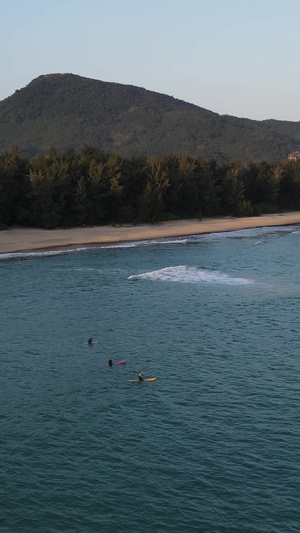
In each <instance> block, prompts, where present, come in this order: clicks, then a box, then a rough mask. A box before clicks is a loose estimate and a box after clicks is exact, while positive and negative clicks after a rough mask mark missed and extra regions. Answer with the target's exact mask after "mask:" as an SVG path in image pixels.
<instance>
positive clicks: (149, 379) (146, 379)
mask: <svg viewBox="0 0 300 533" xmlns="http://www.w3.org/2000/svg"><path fill="white" fill-rule="evenodd" d="M155 380H156V378H144V379H143V381H155ZM128 381H140V380H139V379H129V380H128ZM140 383H142V382H140Z"/></svg>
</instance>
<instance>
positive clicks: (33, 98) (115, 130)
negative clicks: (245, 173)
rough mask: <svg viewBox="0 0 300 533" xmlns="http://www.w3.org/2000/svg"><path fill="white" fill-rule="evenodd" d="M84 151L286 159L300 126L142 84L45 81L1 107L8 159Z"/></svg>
mask: <svg viewBox="0 0 300 533" xmlns="http://www.w3.org/2000/svg"><path fill="white" fill-rule="evenodd" d="M84 145H90V146H92V147H95V148H100V149H102V150H103V151H105V152H114V153H119V154H120V155H121V156H123V157H131V156H137V155H143V156H146V157H152V156H157V155H167V154H174V155H180V154H183V153H184V154H187V155H189V156H192V157H199V156H200V157H203V158H204V159H216V160H217V161H219V162H226V161H232V160H235V159H239V160H241V161H242V162H243V163H247V162H250V161H259V160H264V159H265V160H269V161H277V160H282V159H285V158H286V157H287V156H288V154H289V153H290V152H293V151H296V150H299V147H300V122H290V121H277V120H275V119H268V120H264V121H257V120H251V119H248V118H238V117H234V116H231V115H219V114H218V113H215V112H213V111H209V110H207V109H204V108H202V107H199V106H196V105H195V104H192V103H188V102H185V101H183V100H179V99H177V98H174V97H173V96H168V95H165V94H161V93H157V92H154V91H149V90H147V89H144V88H142V87H136V86H134V85H123V84H119V83H115V82H104V81H100V80H93V79H90V78H85V77H82V76H79V75H76V74H44V75H41V76H39V77H38V78H35V79H34V80H32V81H31V82H30V83H29V84H28V85H26V87H24V88H22V89H19V90H17V91H15V93H14V94H13V95H11V96H9V97H8V98H6V99H4V100H2V101H1V102H0V152H1V153H5V152H7V151H9V150H10V149H11V148H12V147H13V146H17V147H18V148H19V151H20V153H22V154H24V155H27V156H29V157H34V156H36V155H38V154H40V153H42V154H46V153H48V152H49V150H50V149H51V148H56V149H57V151H58V152H64V151H67V150H69V149H73V148H74V149H81V148H82V147H83V146H84Z"/></svg>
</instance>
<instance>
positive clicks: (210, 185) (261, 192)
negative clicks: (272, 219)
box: [0, 146, 300, 228]
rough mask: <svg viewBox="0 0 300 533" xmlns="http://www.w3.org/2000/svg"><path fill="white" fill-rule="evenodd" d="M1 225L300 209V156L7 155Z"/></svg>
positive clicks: (0, 177) (0, 176)
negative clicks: (222, 159) (253, 159)
mask: <svg viewBox="0 0 300 533" xmlns="http://www.w3.org/2000/svg"><path fill="white" fill-rule="evenodd" d="M0 191H1V194H0V227H2V228H4V227H7V226H12V225H21V226H36V227H42V228H57V227H74V226H82V225H84V224H85V225H101V224H120V223H141V222H150V223H156V222H159V221H162V220H171V219H179V218H180V219H183V218H202V217H203V216H205V217H209V216H226V215H229V216H230V215H233V216H249V215H258V214H261V213H271V212H278V211H289V210H300V161H291V160H284V161H282V162H280V163H271V162H266V161H262V162H259V163H249V164H248V165H244V164H242V163H241V162H240V161H234V162H231V163H221V164H218V163H217V162H216V161H215V160H213V159H211V160H204V159H202V158H200V157H197V158H192V157H189V156H187V155H182V156H176V155H169V156H160V157H152V158H145V157H131V158H123V157H121V156H120V155H117V154H109V153H105V152H103V151H101V150H97V149H93V148H91V147H89V146H85V147H84V148H82V149H81V150H80V151H75V150H70V151H67V152H65V153H64V154H62V155H61V154H58V153H57V152H56V151H55V150H54V149H52V150H51V151H50V152H49V154H48V155H47V156H45V155H39V156H37V157H36V158H34V159H31V160H30V159H27V158H26V157H24V156H22V155H20V154H19V153H18V150H17V149H13V150H11V151H10V152H7V153H6V154H5V155H2V156H0Z"/></svg>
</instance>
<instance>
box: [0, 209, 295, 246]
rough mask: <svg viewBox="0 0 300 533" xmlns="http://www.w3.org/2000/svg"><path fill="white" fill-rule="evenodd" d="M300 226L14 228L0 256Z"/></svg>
mask: <svg viewBox="0 0 300 533" xmlns="http://www.w3.org/2000/svg"><path fill="white" fill-rule="evenodd" d="M294 224H300V212H299V211H297V212H289V213H280V214H272V215H261V216H258V217H244V218H234V217H223V218H205V219H202V220H194V219H193V220H180V221H170V222H162V223H159V224H153V225H152V224H141V225H137V226H133V225H125V224H124V225H120V226H92V227H80V228H72V229H54V230H46V229H36V228H11V229H8V230H3V231H0V254H6V253H17V252H33V251H35V252H36V251H42V250H57V249H65V250H66V249H69V250H74V249H76V248H78V247H79V246H86V247H88V246H89V247H95V246H109V245H113V244H120V243H124V244H125V243H129V242H137V241H149V240H153V239H162V238H170V237H187V236H189V235H201V234H205V233H219V232H228V231H237V230H243V229H251V228H260V227H272V226H289V225H294Z"/></svg>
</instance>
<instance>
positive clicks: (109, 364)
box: [108, 357, 113, 366]
mask: <svg viewBox="0 0 300 533" xmlns="http://www.w3.org/2000/svg"><path fill="white" fill-rule="evenodd" d="M108 366H113V357H110V358H109V360H108Z"/></svg>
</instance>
